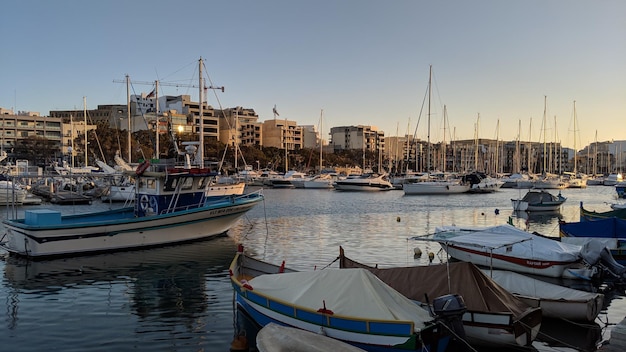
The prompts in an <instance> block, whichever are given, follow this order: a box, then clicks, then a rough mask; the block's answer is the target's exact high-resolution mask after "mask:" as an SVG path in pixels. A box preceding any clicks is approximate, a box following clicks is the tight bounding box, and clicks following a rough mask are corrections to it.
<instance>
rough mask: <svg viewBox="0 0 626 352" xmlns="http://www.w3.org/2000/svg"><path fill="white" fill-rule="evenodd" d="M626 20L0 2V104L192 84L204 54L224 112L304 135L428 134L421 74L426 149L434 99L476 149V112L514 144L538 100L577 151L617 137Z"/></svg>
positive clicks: (412, 6)
mask: <svg viewBox="0 0 626 352" xmlns="http://www.w3.org/2000/svg"><path fill="white" fill-rule="evenodd" d="M625 16H626V1H624V0H600V1H581V0H554V1H550V0H524V1H521V0H520V1H501V0H490V1H485V0H477V1H465V0H459V1H445V0H444V1H441V0H439V1H419V0H394V1H383V0H379V1H371V0H342V1H337V0H332V1H331V0H316V1H293V0H264V1H258V0H251V1H239V0H229V1H202V0H197V1H185V0H181V1H177V2H162V1H143V0H133V1H122V0H108V1H83V0H73V1H68V0H58V1H46V0H40V1H34V0H19V1H18V0H9V1H5V2H4V3H3V5H2V20H1V21H0V33H1V34H2V54H1V55H0V106H2V107H4V108H8V109H10V108H13V109H14V110H25V111H38V112H40V113H41V114H42V115H47V114H48V112H49V111H50V110H67V109H74V108H78V109H81V108H82V105H83V96H86V97H87V98H86V100H87V107H88V108H89V109H91V108H95V107H96V106H97V105H99V104H125V103H126V86H125V85H124V84H119V83H114V82H113V80H122V79H124V75H125V74H129V75H130V78H131V80H137V81H154V80H157V79H159V80H161V81H163V82H174V81H176V82H182V83H183V84H185V83H186V84H197V73H195V72H197V61H198V59H199V58H200V57H202V58H204V60H205V66H206V68H207V72H206V73H207V74H208V75H209V76H210V78H211V80H212V81H213V83H214V84H215V85H219V86H222V85H223V86H225V87H226V91H225V92H224V93H219V94H218V97H219V101H220V102H221V105H222V106H223V107H233V106H243V107H246V108H252V109H254V110H255V111H256V112H257V113H258V114H259V117H260V120H261V121H264V120H267V119H272V118H273V115H272V107H273V106H274V105H276V106H277V110H278V112H279V113H280V118H281V119H282V118H286V119H289V120H295V121H297V122H298V123H299V124H310V125H317V124H319V120H320V110H321V109H323V110H324V119H323V126H324V132H325V134H326V135H327V133H328V129H329V127H331V126H343V125H357V124H364V125H374V126H377V127H378V128H379V129H381V130H383V131H384V132H385V135H386V136H395V135H404V134H406V133H409V134H414V133H416V134H417V137H418V138H422V139H426V138H427V128H426V127H427V123H426V121H427V117H426V113H425V112H422V117H421V120H420V122H419V126H416V124H417V121H418V118H419V116H420V110H421V108H422V101H423V99H424V96H425V94H426V87H427V83H428V71H429V65H432V67H433V82H434V83H433V88H434V89H433V100H432V103H431V133H430V135H431V141H440V140H442V139H443V138H444V129H443V113H442V111H443V110H442V106H443V105H444V104H445V105H446V107H447V116H448V118H447V120H448V125H449V127H450V129H446V133H447V136H446V137H445V138H446V140H447V141H449V140H450V138H451V137H456V138H457V139H472V138H474V133H475V126H476V123H477V121H478V115H479V114H480V120H479V123H478V136H479V137H480V138H496V136H499V137H500V139H505V140H514V139H516V138H517V135H518V133H519V132H520V131H519V125H520V121H521V139H522V140H529V139H530V140H532V141H543V136H542V134H543V131H544V128H543V127H542V121H543V117H544V96H547V109H546V117H547V118H546V120H547V123H546V128H545V131H546V133H545V134H546V140H547V141H548V142H549V141H553V140H557V141H560V142H562V143H563V144H564V145H566V146H570V147H572V146H573V144H574V131H575V129H574V123H573V121H574V118H573V116H574V109H573V101H574V100H576V115H577V126H576V130H577V132H578V134H577V135H576V143H577V146H578V147H579V148H580V147H582V146H583V145H586V144H588V143H593V142H594V140H595V135H596V131H597V138H598V140H599V141H605V140H611V139H615V140H618V139H626V123H625V121H626V19H625V18H626V17H625ZM133 87H134V90H135V92H137V93H139V92H141V91H144V92H148V91H149V90H150V87H149V86H143V85H133ZM161 90H162V94H169V95H178V94H190V95H191V96H192V99H194V100H196V99H197V96H198V93H197V89H194V88H190V89H187V88H175V87H166V86H164V87H162V89H161ZM208 101H209V103H210V104H212V105H214V106H218V103H217V100H216V99H215V97H214V96H213V95H212V94H210V95H209V97H208ZM555 117H556V123H555ZM531 119H532V122H531ZM498 120H499V122H500V129H499V130H498V129H497V128H496V124H497V122H498ZM555 126H556V128H555ZM531 127H532V128H531ZM416 130H417V132H416ZM453 132H454V136H452V133H453ZM555 136H556V137H555ZM326 138H327V137H326Z"/></svg>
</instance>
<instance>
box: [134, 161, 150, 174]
mask: <svg viewBox="0 0 626 352" xmlns="http://www.w3.org/2000/svg"><path fill="white" fill-rule="evenodd" d="M149 167H150V162H149V161H148V160H144V161H143V162H142V163H141V164H139V166H137V170H135V174H136V175H137V176H141V175H143V173H144V172H146V170H148V168H149Z"/></svg>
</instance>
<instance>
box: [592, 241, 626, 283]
mask: <svg viewBox="0 0 626 352" xmlns="http://www.w3.org/2000/svg"><path fill="white" fill-rule="evenodd" d="M581 254H582V257H583V260H584V261H585V262H587V263H588V264H590V265H592V266H593V265H597V264H600V265H601V266H603V267H605V268H606V270H608V271H609V273H610V274H611V275H613V276H615V277H616V278H618V279H621V280H626V267H624V266H623V265H621V264H620V263H618V262H617V261H615V258H613V255H612V254H611V251H610V250H609V249H608V248H607V247H606V246H605V245H604V244H603V243H602V242H600V241H594V240H591V241H587V242H585V244H584V245H583V249H582V251H581Z"/></svg>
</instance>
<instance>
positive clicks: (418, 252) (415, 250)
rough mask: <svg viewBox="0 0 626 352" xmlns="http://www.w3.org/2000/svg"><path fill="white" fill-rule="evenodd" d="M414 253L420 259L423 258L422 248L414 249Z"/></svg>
mask: <svg viewBox="0 0 626 352" xmlns="http://www.w3.org/2000/svg"><path fill="white" fill-rule="evenodd" d="M413 253H414V255H415V256H416V257H418V258H419V257H421V256H422V250H421V249H420V247H415V248H413Z"/></svg>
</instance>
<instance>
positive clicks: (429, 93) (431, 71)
mask: <svg viewBox="0 0 626 352" xmlns="http://www.w3.org/2000/svg"><path fill="white" fill-rule="evenodd" d="M432 73H433V65H430V66H429V70H428V134H427V144H428V147H427V149H426V152H427V155H426V173H430V148H431V146H430V95H431V94H432V92H431V83H432V75H433V74H432Z"/></svg>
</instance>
